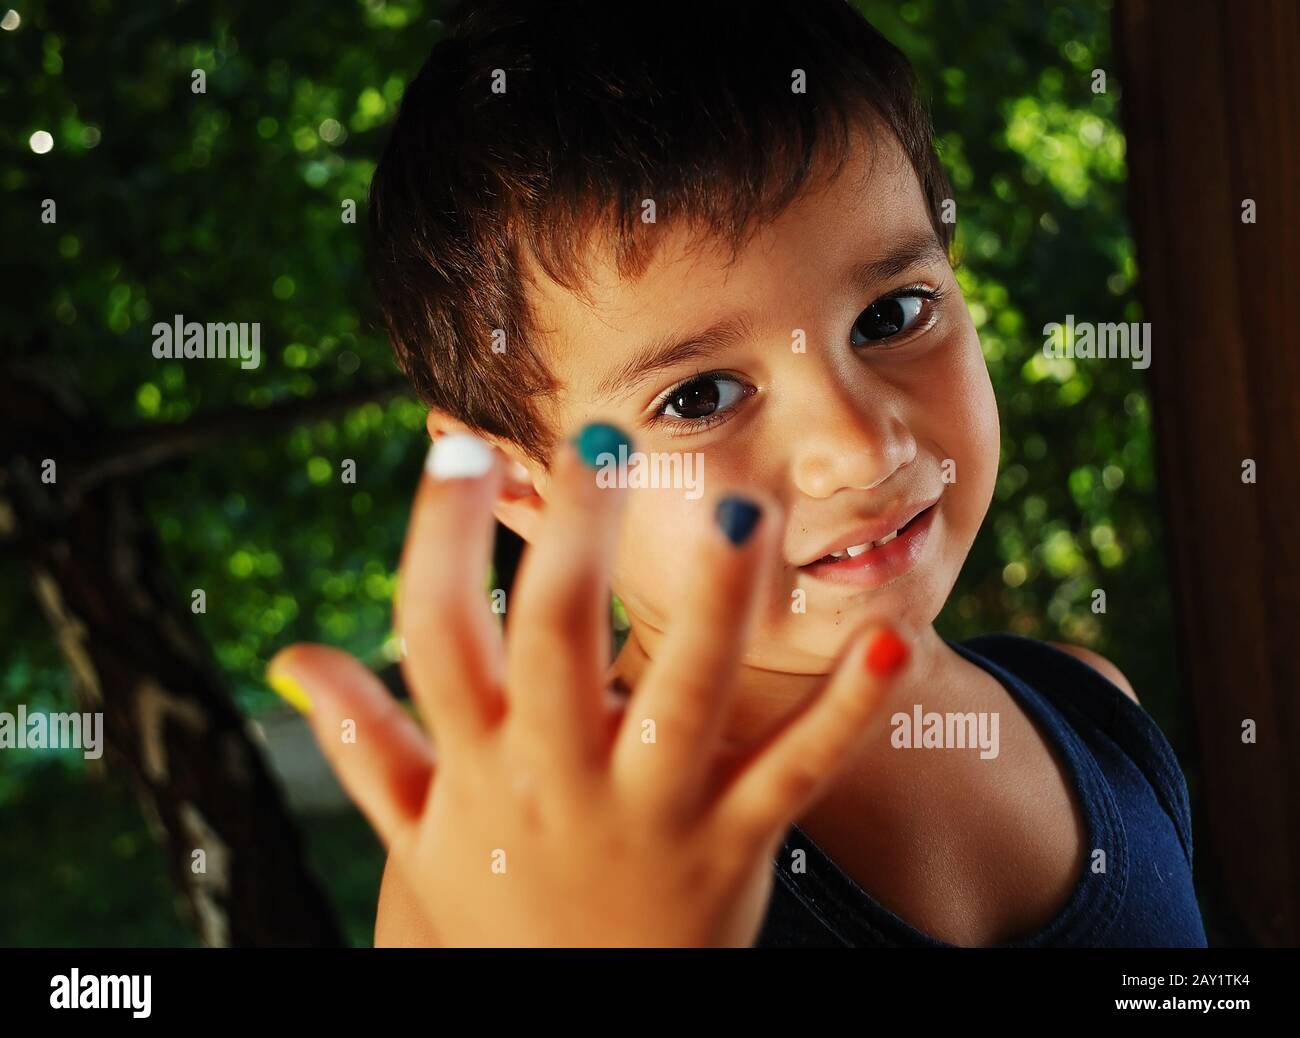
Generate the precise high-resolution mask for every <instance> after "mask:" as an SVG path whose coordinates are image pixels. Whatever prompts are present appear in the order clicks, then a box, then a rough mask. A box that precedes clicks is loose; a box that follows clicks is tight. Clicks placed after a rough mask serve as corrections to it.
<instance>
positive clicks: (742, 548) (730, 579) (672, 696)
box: [614, 494, 781, 811]
mask: <svg viewBox="0 0 1300 1038" xmlns="http://www.w3.org/2000/svg"><path fill="white" fill-rule="evenodd" d="M780 530H781V515H780V509H779V506H778V505H777V504H776V503H775V502H772V501H760V500H759V499H757V498H753V497H750V496H742V495H739V494H732V495H728V496H726V497H723V498H722V499H721V500H719V501H718V503H717V506H716V508H715V510H714V521H713V522H712V523H711V524H710V528H709V529H708V531H707V532H706V535H705V536H704V537H703V538H702V540H701V542H700V543H699V544H698V545H697V546H696V547H695V549H694V565H693V566H692V568H691V574H692V575H691V579H690V583H689V585H688V587H687V588H686V594H685V595H684V597H683V598H682V599H681V600H680V601H681V604H680V606H679V607H678V609H677V611H676V612H675V613H674V614H673V616H672V618H671V621H670V623H669V626H668V630H667V633H666V634H665V636H664V639H663V644H662V646H661V647H660V649H659V651H658V652H657V653H656V656H655V660H654V663H653V664H652V665H651V667H650V669H649V671H648V672H647V674H646V675H645V677H644V679H643V680H642V681H641V683H640V684H638V686H637V688H636V689H635V691H634V692H633V693H632V699H631V702H630V703H629V706H628V714H627V716H628V718H629V720H630V723H629V724H627V725H626V726H625V727H624V728H623V729H622V730H621V731H620V733H619V738H618V743H617V744H616V747H615V751H614V752H615V756H614V767H615V768H616V769H617V775H618V779H619V781H620V782H621V784H622V785H623V788H624V789H626V790H628V791H629V793H630V795H631V796H632V797H633V798H634V799H635V800H636V801H637V802H638V803H639V804H641V806H643V807H646V808H650V809H654V808H655V806H656V804H657V805H658V806H659V807H660V808H665V809H670V810H674V811H676V810H682V811H689V810H691V809H692V808H693V807H694V806H697V804H698V799H697V798H698V796H699V795H700V794H701V793H702V792H703V789H704V785H705V779H706V777H707V776H708V774H709V771H710V765H711V764H712V762H713V760H714V757H715V755H716V753H717V751H718V748H719V743H720V741H721V733H722V728H723V726H724V724H725V721H726V717H727V713H728V711H729V709H730V706H731V701H732V692H733V687H734V684H735V682H734V676H735V673H736V670H737V668H738V666H739V664H740V660H741V657H742V655H743V654H744V651H745V647H746V645H747V644H748V642H749V637H750V633H751V631H752V629H753V626H754V622H755V618H756V615H757V613H758V611H759V608H760V605H761V600H760V597H759V596H758V595H756V594H755V589H756V588H762V587H767V586H769V580H770V578H771V571H772V566H773V563H774V556H775V552H776V540H777V536H778V534H779V531H780ZM648 722H652V723H653V729H650V728H649V727H648V726H647V723H648ZM650 730H653V732H654V739H653V741H651V740H649V739H647V737H646V733H647V732H648V731H650Z"/></svg>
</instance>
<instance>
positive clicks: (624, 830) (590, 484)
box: [269, 426, 907, 946]
mask: <svg viewBox="0 0 1300 1038" xmlns="http://www.w3.org/2000/svg"><path fill="white" fill-rule="evenodd" d="M619 435H620V434H618V433H617V430H613V429H612V428H610V427H607V426H598V427H589V429H588V431H587V435H584V437H583V441H584V442H585V443H588V444H590V443H593V442H594V443H599V442H600V441H601V440H602V437H603V438H604V439H605V440H606V441H607V447H612V446H613V444H614V443H615V442H617V441H616V438H617V437H618V436H619ZM614 449H615V450H616V448H614ZM504 464H505V462H504V457H503V456H502V455H501V454H499V453H498V452H497V451H495V450H493V449H491V448H489V447H488V446H487V445H486V444H484V443H483V442H482V441H480V440H477V439H475V438H473V437H471V436H468V435H464V434H452V435H449V436H446V437H443V438H441V439H440V440H439V441H438V442H437V443H436V445H435V447H434V449H433V451H432V452H431V453H430V459H429V463H428V465H427V466H426V473H425V475H424V476H423V478H422V479H421V484H420V487H419V490H418V493H417V495H416V500H415V505H414V509H413V512H412V518H411V523H410V527H409V530H408V533H407V541H406V546H405V548H404V551H403V557H402V565H401V584H400V591H399V596H398V604H397V610H396V621H397V629H398V632H399V634H400V635H401V637H402V639H403V641H404V644H405V646H406V650H407V651H406V656H405V659H404V667H405V673H406V678H407V683H408V686H409V687H410V689H411V691H412V696H413V698H414V700H415V703H416V705H417V707H418V710H419V713H420V715H421V717H422V718H423V720H424V722H425V726H426V728H427V730H428V731H429V732H430V733H431V734H432V736H433V739H432V741H431V740H430V738H429V737H428V736H427V735H426V733H425V731H422V730H421V728H420V726H419V725H417V724H416V723H415V721H414V720H412V718H411V717H410V716H408V714H407V713H406V712H405V711H403V710H402V709H401V708H400V707H399V706H398V705H397V703H396V702H395V701H394V700H393V699H392V698H391V697H390V696H389V694H388V693H387V691H386V690H385V689H384V687H383V686H382V684H380V682H379V681H378V680H377V679H376V678H375V677H374V675H373V674H372V673H371V672H370V671H369V670H368V669H367V668H366V667H364V666H363V665H362V664H361V663H360V662H359V661H357V660H355V659H353V658H352V657H350V656H348V655H346V654H345V653H342V652H340V651H338V650H335V649H331V648H328V647H326V646H315V645H295V646H291V647H289V648H287V649H285V650H283V651H282V652H281V653H279V654H278V655H277V656H276V657H275V659H274V660H273V661H272V663H271V666H270V668H269V673H270V679H271V682H272V685H273V686H275V687H277V689H278V690H280V691H281V692H282V694H285V695H286V698H291V699H295V700H296V701H297V702H299V703H300V704H302V705H304V706H307V705H308V704H309V711H308V712H309V716H310V720H311V724H312V727H313V731H314V732H315V735H316V738H317V740H318V742H319V743H320V746H321V748H322V751H323V752H324V754H325V755H326V757H327V758H328V759H329V761H330V763H331V765H332V766H333V768H334V769H335V771H336V772H337V774H338V776H339V779H340V781H341V782H342V784H343V785H344V787H345V788H346V789H347V791H348V793H349V795H350V796H351V797H352V798H353V799H354V800H355V801H356V803H357V805H358V807H359V808H360V809H361V811H362V812H363V813H364V814H365V815H366V816H367V818H368V819H369V820H370V822H371V824H372V825H373V826H374V828H375V831H376V832H377V833H378V835H379V837H380V839H381V840H382V841H383V843H384V845H385V846H386V847H387V849H388V851H389V870H390V874H391V878H392V879H393V880H394V881H395V882H396V883H398V884H399V885H400V887H401V889H402V890H403V892H404V893H405V894H406V895H407V896H408V897H409V899H410V900H411V901H412V902H414V904H413V905H411V906H408V907H410V908H411V909H412V910H416V911H418V912H419V913H420V915H421V919H422V923H421V926H420V928H419V932H420V933H421V935H422V937H423V938H424V939H432V940H434V941H436V942H437V943H439V944H442V945H446V946H519V945H532V946H571V945H581V946H596V945H601V946H608V945H615V946H646V945H649V946H716V945H748V944H751V943H753V940H754V938H755V936H756V935H757V933H758V930H759V928H760V926H761V923H762V920H763V915H764V911H765V908H766V905H767V901H768V898H769V896H770V893H771V884H772V857H773V855H774V854H775V853H776V850H777V848H778V847H779V846H780V843H781V839H782V837H783V835H784V834H785V832H786V830H787V829H788V828H789V826H790V825H791V823H792V822H794V821H795V819H796V818H797V817H798V816H799V815H800V814H801V813H802V812H803V811H804V810H805V809H806V808H808V807H809V806H810V805H811V804H812V803H814V802H815V801H816V799H817V798H818V796H819V795H820V794H821V793H822V792H824V791H825V789H826V788H827V787H828V786H829V784H830V783H831V781H833V779H834V777H835V775H836V773H837V771H838V769H839V767H840V766H841V765H842V764H843V763H844V762H845V760H846V758H847V756H848V753H849V751H850V750H851V749H852V747H853V746H854V745H855V743H857V741H858V740H859V738H860V736H861V733H862V730H863V727H864V725H866V724H867V723H868V722H869V720H871V718H872V712H873V707H874V706H875V704H876V703H877V702H878V700H879V698H880V696H881V693H882V691H883V684H884V682H885V681H887V680H890V676H891V675H892V674H893V673H895V672H896V671H897V670H898V669H899V668H900V667H901V666H902V665H903V664H904V663H905V661H906V656H907V649H906V646H905V644H904V643H903V642H901V641H900V640H899V639H898V637H897V636H896V635H895V634H893V632H891V631H889V630H881V629H876V630H872V631H868V632H863V634H862V635H861V636H859V637H858V638H856V639H854V641H853V642H852V643H851V644H850V646H849V648H848V649H847V650H846V652H845V654H844V657H843V658H842V659H841V661H840V662H839V665H838V666H837V668H836V670H835V672H834V673H833V674H831V676H830V677H829V678H828V679H827V680H826V682H825V684H824V685H823V687H822V688H821V689H820V690H819V691H818V692H817V693H816V694H814V695H813V696H812V697H810V699H809V700H808V701H807V702H806V703H805V704H803V705H802V706H801V707H800V709H799V710H798V711H797V712H796V713H795V714H794V715H793V716H791V717H790V718H789V719H788V720H787V721H785V722H783V723H782V725H781V726H780V727H779V728H778V729H777V730H776V731H775V732H774V733H773V734H772V735H770V736H769V737H767V738H766V739H764V740H763V741H762V742H761V743H760V744H759V745H757V746H755V747H753V748H752V749H748V750H746V751H745V752H744V753H743V754H742V755H740V756H734V757H730V758H728V757H727V756H725V755H724V752H723V749H724V747H723V744H724V740H723V725H724V722H725V719H726V716H727V712H728V708H729V705H730V703H731V697H732V692H733V689H734V685H735V677H736V674H737V669H738V667H739V664H740V660H741V657H742V653H743V651H744V648H745V645H746V642H747V638H748V636H749V632H750V629H751V627H752V624H753V620H754V614H755V610H756V608H757V595H756V593H755V592H756V589H758V588H761V587H762V586H763V585H764V581H765V580H766V579H770V576H771V572H770V571H771V567H772V565H773V564H774V562H775V556H776V554H777V540H778V538H779V535H780V531H781V516H780V513H779V508H778V506H777V505H776V504H775V503H773V502H762V503H761V504H760V502H759V501H758V500H757V499H754V498H750V497H748V496H741V495H739V494H733V495H730V496H727V497H724V498H722V499H721V500H719V501H718V502H717V505H716V512H715V515H716V519H717V522H716V523H715V524H714V525H713V527H712V529H711V530H710V534H709V536H707V537H706V538H704V540H703V542H702V543H700V544H698V545H695V546H693V547H692V548H691V550H693V551H694V552H695V555H696V559H697V562H696V565H695V566H694V568H693V570H692V572H693V573H694V574H695V576H694V581H695V583H694V586H693V587H690V588H686V589H683V595H682V598H681V605H680V609H679V612H678V614H677V615H675V616H674V617H672V618H671V624H670V626H669V628H668V630H667V632H666V634H665V637H664V640H663V643H662V645H661V647H660V649H659V650H658V651H657V653H656V656H655V659H654V660H653V662H652V664H651V665H650V666H649V668H648V669H647V671H646V672H645V673H644V675H643V677H642V679H641V680H640V681H639V683H638V684H637V687H636V688H635V689H633V691H632V694H631V696H630V698H629V699H628V700H627V702H626V703H625V704H619V703H617V701H616V700H614V699H613V698H612V697H611V696H610V695H609V694H608V693H607V691H606V687H605V673H606V670H607V667H608V664H609V658H610V634H609V624H608V616H609V613H608V594H609V590H608V584H607V574H608V571H609V568H610V564H611V559H612V556H613V553H614V549H615V544H616V538H617V534H618V521H619V515H620V512H621V510H622V507H623V505H624V503H625V498H626V495H627V494H628V493H629V492H630V493H635V492H636V491H628V490H626V489H617V488H602V487H598V486H597V482H596V479H595V478H594V476H595V473H594V469H593V468H592V467H591V466H590V465H589V464H587V463H585V462H584V460H583V458H582V457H581V456H580V455H579V452H578V450H577V449H576V448H575V446H574V445H572V444H568V443H566V444H563V445H562V446H561V447H560V448H559V449H558V450H557V452H556V454H555V457H554V461H553V465H552V475H553V484H552V489H551V491H549V492H548V496H547V502H546V506H545V512H544V515H543V518H542V528H541V530H540V532H539V535H538V536H537V537H536V538H535V543H534V544H533V545H532V546H531V547H530V548H529V550H528V552H527V553H526V555H525V557H524V561H523V565H522V567H521V571H520V574H519V577H518V580H517V583H516V589H515V591H514V594H513V597H512V601H511V605H510V614H511V622H510V632H509V637H508V638H504V639H503V637H502V634H501V631H500V627H499V625H498V623H497V621H496V619H495V618H494V617H493V616H492V614H491V612H490V610H489V609H488V606H487V601H486V596H485V595H484V576H485V574H486V573H487V572H488V564H489V560H490V554H491V546H492V521H491V508H492V502H493V500H494V497H495V495H496V494H497V492H498V490H499V488H500V485H501V481H502V476H503V465H504ZM869 662H870V663H871V664H872V666H868V663H869ZM873 670H874V671H876V672H878V673H873ZM348 722H352V726H351V727H349V726H348ZM353 728H354V730H355V739H354V740H345V739H344V738H343V734H342V733H344V732H345V731H352V730H353ZM434 743H436V747H437V749H436V752H435V750H434V745H433V744H434Z"/></svg>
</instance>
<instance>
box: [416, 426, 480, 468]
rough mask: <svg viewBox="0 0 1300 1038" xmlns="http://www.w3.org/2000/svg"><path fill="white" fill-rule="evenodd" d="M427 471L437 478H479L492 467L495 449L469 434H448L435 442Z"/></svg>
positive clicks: (426, 461)
mask: <svg viewBox="0 0 1300 1038" xmlns="http://www.w3.org/2000/svg"><path fill="white" fill-rule="evenodd" d="M424 468H425V471H426V472H428V473H429V475H431V476H432V477H433V478H434V479H477V478H478V477H479V476H485V475H487V473H488V472H489V470H491V468H492V448H491V447H490V446H488V444H486V443H484V442H483V441H482V440H480V439H479V438H478V437H477V436H471V435H470V434H469V433H447V434H446V435H445V436H439V437H438V438H437V439H436V440H434V441H433V445H432V446H431V447H430V448H429V453H428V456H427V457H426V458H425V459H424Z"/></svg>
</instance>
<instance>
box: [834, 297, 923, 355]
mask: <svg viewBox="0 0 1300 1038" xmlns="http://www.w3.org/2000/svg"><path fill="white" fill-rule="evenodd" d="M925 299H926V297H925V296H922V295H899V296H889V297H888V298H885V299H879V300H877V301H876V302H874V303H872V304H871V305H870V306H869V307H867V308H866V309H865V310H863V311H862V313H861V315H860V316H859V317H858V319H857V320H856V321H854V322H853V328H852V330H851V332H850V336H849V337H850V340H851V341H852V343H853V345H854V346H865V345H866V344H867V343H869V342H879V341H880V340H882V339H889V338H892V337H893V336H895V335H901V334H902V333H903V332H905V331H907V330H908V329H909V328H911V327H912V325H914V324H915V323H916V320H917V318H918V317H920V316H921V310H922V308H923V307H924V306H925Z"/></svg>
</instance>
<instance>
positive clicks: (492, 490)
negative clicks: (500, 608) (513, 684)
mask: <svg viewBox="0 0 1300 1038" xmlns="http://www.w3.org/2000/svg"><path fill="white" fill-rule="evenodd" d="M501 480H502V467H501V463H500V460H499V453H498V452H496V451H494V450H493V449H492V448H491V447H490V446H489V445H488V444H486V443H485V442H484V441H482V440H480V439H478V438H477V437H475V436H471V435H469V434H468V433H448V434H446V435H444V436H440V437H438V439H436V440H435V441H434V443H433V445H432V447H431V448H430V450H429V455H428V457H427V459H426V461H425V468H424V473H423V475H422V476H421V479H420V485H419V488H418V489H417V491H416V495H415V504H414V506H413V507H412V510H411V521H410V525H409V526H408V528H407V532H406V543H405V545H404V546H403V549H402V560H401V566H400V574H401V575H400V577H399V589H398V596H397V601H396V603H395V613H396V627H397V632H398V634H399V635H400V636H401V638H402V644H403V646H404V647H405V656H404V658H403V661H402V665H403V669H404V672H405V673H406V675H407V679H408V680H407V684H408V685H409V686H410V689H411V696H412V698H413V699H414V700H415V702H416V703H417V705H418V706H419V709H420V711H421V714H422V715H423V717H424V718H425V720H426V722H427V723H428V725H429V728H430V729H431V730H432V733H433V737H434V740H435V741H436V742H437V743H438V744H439V746H440V747H443V748H444V750H446V749H447V748H449V747H450V748H453V749H454V747H455V746H456V745H459V744H461V743H462V741H464V740H472V739H474V738H477V737H479V736H481V735H482V734H483V733H484V732H485V731H486V730H487V729H488V727H489V726H490V725H491V724H492V723H493V718H494V717H495V716H496V714H497V712H498V710H499V705H500V704H499V702H498V691H497V690H498V688H499V686H500V683H501V676H502V674H501V672H502V647H501V631H500V628H499V626H498V625H497V623H496V620H495V619H494V618H493V616H492V614H491V611H490V610H489V608H488V604H487V601H486V597H487V596H486V594H485V588H486V583H487V578H488V573H489V567H490V565H491V559H492V540H493V534H494V525H493V522H492V503H493V501H494V500H495V498H496V495H497V492H498V490H499V488H500V485H501Z"/></svg>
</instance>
